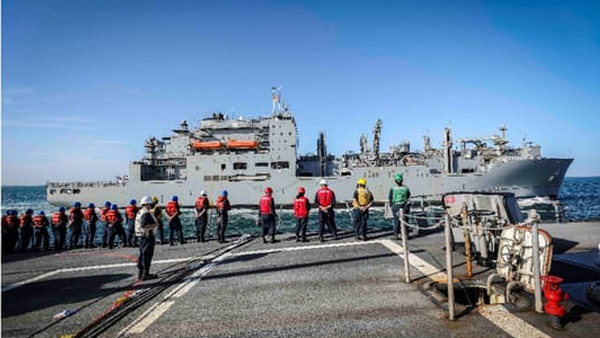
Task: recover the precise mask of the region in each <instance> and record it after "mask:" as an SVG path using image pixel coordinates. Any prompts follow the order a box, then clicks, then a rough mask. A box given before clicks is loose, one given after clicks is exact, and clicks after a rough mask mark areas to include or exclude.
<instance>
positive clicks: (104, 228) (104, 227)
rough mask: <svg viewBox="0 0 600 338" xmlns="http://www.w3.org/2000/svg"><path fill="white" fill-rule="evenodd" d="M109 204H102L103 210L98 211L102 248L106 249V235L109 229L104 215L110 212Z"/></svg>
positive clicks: (107, 202)
mask: <svg viewBox="0 0 600 338" xmlns="http://www.w3.org/2000/svg"><path fill="white" fill-rule="evenodd" d="M110 205H111V203H110V202H109V201H106V202H104V208H102V209H100V221H102V247H103V248H106V247H107V246H108V234H109V232H110V229H109V228H108V220H107V219H106V215H107V214H108V212H109V211H110Z"/></svg>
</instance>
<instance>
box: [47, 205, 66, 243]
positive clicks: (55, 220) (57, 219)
mask: <svg viewBox="0 0 600 338" xmlns="http://www.w3.org/2000/svg"><path fill="white" fill-rule="evenodd" d="M68 222H69V217H68V216H67V215H66V214H65V208H64V207H60V208H59V209H58V211H56V212H54V213H53V214H52V219H51V220H50V224H52V232H53V233H54V250H64V249H65V239H66V237H67V223H68Z"/></svg>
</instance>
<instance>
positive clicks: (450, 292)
mask: <svg viewBox="0 0 600 338" xmlns="http://www.w3.org/2000/svg"><path fill="white" fill-rule="evenodd" d="M444 218H445V220H446V229H445V233H446V273H447V274H448V320H452V321H453V320H454V270H453V264H452V243H450V242H451V241H450V215H448V211H446V213H445V215H444Z"/></svg>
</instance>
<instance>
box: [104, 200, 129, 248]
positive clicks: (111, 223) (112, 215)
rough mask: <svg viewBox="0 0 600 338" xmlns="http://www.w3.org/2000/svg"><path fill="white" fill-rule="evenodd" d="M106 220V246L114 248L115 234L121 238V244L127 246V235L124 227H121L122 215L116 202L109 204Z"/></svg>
mask: <svg viewBox="0 0 600 338" xmlns="http://www.w3.org/2000/svg"><path fill="white" fill-rule="evenodd" d="M106 220H107V221H108V248H109V249H112V248H114V246H115V236H117V235H119V237H120V238H121V243H122V244H123V246H127V235H126V234H125V229H123V216H122V215H121V213H120V212H119V207H118V206H117V205H116V204H113V205H111V206H110V210H109V211H108V213H106Z"/></svg>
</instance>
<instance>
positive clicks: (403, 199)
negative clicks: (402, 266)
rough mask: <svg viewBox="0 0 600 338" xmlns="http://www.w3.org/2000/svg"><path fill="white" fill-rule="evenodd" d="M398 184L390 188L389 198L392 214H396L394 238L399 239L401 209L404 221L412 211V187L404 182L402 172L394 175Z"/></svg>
mask: <svg viewBox="0 0 600 338" xmlns="http://www.w3.org/2000/svg"><path fill="white" fill-rule="evenodd" d="M394 181H395V182H396V184H395V185H394V186H393V187H392V188H391V189H390V192H389V194H388V200H389V202H390V205H391V207H392V214H393V215H394V238H395V239H399V237H398V233H399V229H400V220H399V211H400V209H402V210H404V216H405V217H404V219H403V220H402V221H403V222H406V215H408V213H409V212H410V203H409V202H408V200H409V198H410V189H408V187H407V186H405V185H403V184H402V181H403V177H402V174H396V175H395V176H394Z"/></svg>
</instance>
